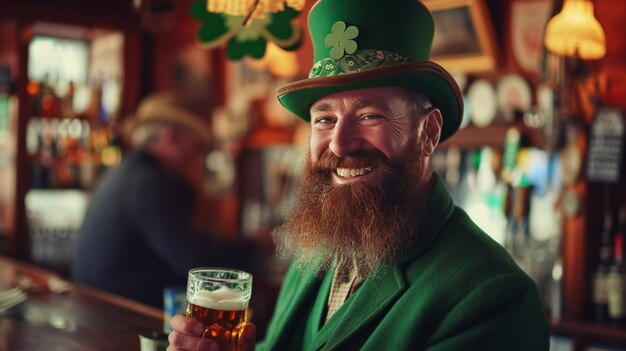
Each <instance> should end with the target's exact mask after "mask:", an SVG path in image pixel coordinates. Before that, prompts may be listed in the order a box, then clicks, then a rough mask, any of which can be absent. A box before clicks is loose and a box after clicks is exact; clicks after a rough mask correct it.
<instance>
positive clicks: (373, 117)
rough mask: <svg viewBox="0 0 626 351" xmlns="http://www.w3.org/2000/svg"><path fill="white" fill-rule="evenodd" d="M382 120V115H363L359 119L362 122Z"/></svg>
mask: <svg viewBox="0 0 626 351" xmlns="http://www.w3.org/2000/svg"><path fill="white" fill-rule="evenodd" d="M383 119H384V117H383V116H382V115H378V114H367V115H363V116H362V117H361V121H363V122H370V123H372V122H380V121H382V120H383Z"/></svg>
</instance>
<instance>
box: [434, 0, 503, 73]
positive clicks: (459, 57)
mask: <svg viewBox="0 0 626 351" xmlns="http://www.w3.org/2000/svg"><path fill="white" fill-rule="evenodd" d="M424 4H425V5H426V7H428V9H429V10H430V11H431V13H432V15H433V19H434V21H435V36H434V38H433V45H432V49H431V52H430V59H431V60H432V61H434V62H436V63H438V64H440V65H442V66H443V67H444V68H446V69H447V70H449V71H451V72H482V71H489V70H493V69H495V68H496V65H497V57H496V50H495V47H496V40H495V36H494V31H493V26H492V23H491V19H490V17H489V12H488V11H487V7H486V5H485V0H425V1H424Z"/></svg>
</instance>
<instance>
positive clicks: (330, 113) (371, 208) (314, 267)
mask: <svg viewBox="0 0 626 351" xmlns="http://www.w3.org/2000/svg"><path fill="white" fill-rule="evenodd" d="M309 27H310V33H311V36H312V41H313V44H314V49H315V58H314V62H315V64H314V66H313V68H312V70H311V74H310V77H309V79H306V80H301V81H297V82H294V83H291V84H289V85H287V86H285V87H283V88H282V89H280V90H279V92H278V98H279V100H280V101H281V103H282V104H283V106H285V107H286V108H287V109H288V110H290V111H291V112H293V113H294V114H296V115H297V116H299V117H300V118H302V119H304V120H305V121H307V122H309V123H310V126H311V140H310V154H309V158H308V162H307V165H306V168H305V173H304V176H303V181H302V185H301V193H300V197H299V200H298V202H297V204H296V205H295V207H294V210H293V212H292V213H291V215H290V217H289V218H288V219H287V220H286V222H285V224H284V225H283V227H281V228H280V229H279V231H278V233H279V235H278V236H277V237H278V238H279V239H280V240H279V241H278V246H279V249H280V250H281V251H283V252H285V253H288V254H293V255H294V263H293V265H292V267H291V268H290V269H289V271H288V273H287V275H286V277H285V280H284V283H283V286H282V289H281V292H280V294H279V296H278V301H277V305H276V309H275V311H274V315H273V318H272V321H271V323H270V325H269V327H268V331H267V335H266V338H265V340H264V341H263V342H262V343H259V344H257V345H256V348H257V349H260V350H428V351H442V350H533V351H535V350H548V344H549V331H548V326H547V321H546V315H545V311H544V308H543V306H542V303H541V300H540V298H539V294H538V292H537V289H536V286H535V284H534V283H533V281H532V280H531V279H530V278H529V277H528V276H527V275H526V274H525V273H524V272H523V271H522V270H521V269H520V268H519V267H518V266H517V265H516V264H515V263H514V261H513V260H512V259H511V257H510V256H509V255H508V254H507V252H506V251H505V250H504V249H503V248H502V247H501V246H500V245H499V244H497V243H496V242H494V241H493V240H492V239H491V238H489V236H488V235H486V234H485V233H484V232H483V231H482V230H480V229H479V228H478V227H477V226H476V225H475V224H474V223H473V222H472V221H471V220H470V219H469V217H468V216H467V214H466V213H465V212H464V211H463V210H461V209H460V208H458V207H456V206H455V205H454V203H453V202H452V199H451V197H450V195H449V194H448V192H447V190H446V188H445V186H444V183H443V181H442V180H441V179H440V177H439V176H438V175H436V174H434V173H433V172H432V170H431V169H430V167H429V159H430V156H431V155H432V153H433V152H434V150H435V148H436V147H437V145H438V144H439V142H440V141H442V140H445V139H447V138H449V137H450V136H451V135H452V134H453V133H454V132H455V131H456V130H457V129H458V128H459V124H460V120H461V115H462V110H463V104H462V98H461V94H460V92H459V89H458V87H457V85H456V83H455V82H454V80H453V79H452V78H451V77H450V75H449V74H448V72H446V71H445V70H444V69H443V68H442V67H440V66H438V65H437V64H435V63H433V62H431V61H428V55H429V49H430V44H431V41H432V36H433V31H434V29H433V20H432V17H431V15H430V13H429V12H428V10H427V9H426V7H425V6H424V5H423V4H421V3H420V2H419V1H416V0H394V1H391V2H390V1H383V0H320V1H318V2H317V4H316V5H315V6H314V7H313V9H312V10H311V14H310V16H309ZM171 325H172V328H173V330H174V331H173V332H172V333H171V334H170V346H169V348H168V350H213V349H216V346H215V344H213V343H212V342H211V341H209V340H207V339H202V338H201V335H202V326H201V325H199V323H197V322H195V321H193V320H191V319H188V318H186V317H184V316H182V315H178V316H175V317H174V318H173V319H172V321H171ZM254 334H255V328H254V326H253V325H252V324H248V325H246V327H245V329H244V331H243V333H242V336H241V340H240V345H241V349H242V350H252V349H254V347H255V336H254Z"/></svg>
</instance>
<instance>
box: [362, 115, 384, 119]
mask: <svg viewBox="0 0 626 351" xmlns="http://www.w3.org/2000/svg"><path fill="white" fill-rule="evenodd" d="M379 118H381V116H379V115H365V116H363V119H366V120H367V119H379Z"/></svg>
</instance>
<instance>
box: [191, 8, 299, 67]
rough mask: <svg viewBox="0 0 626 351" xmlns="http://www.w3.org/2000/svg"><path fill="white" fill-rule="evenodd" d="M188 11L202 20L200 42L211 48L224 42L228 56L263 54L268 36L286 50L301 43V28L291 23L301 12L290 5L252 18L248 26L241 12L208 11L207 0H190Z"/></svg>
mask: <svg viewBox="0 0 626 351" xmlns="http://www.w3.org/2000/svg"><path fill="white" fill-rule="evenodd" d="M190 12H191V15H192V17H193V18H195V19H196V20H198V21H199V22H200V23H201V24H202V25H201V26H200V28H199V29H198V33H197V38H198V41H199V42H200V45H202V46H203V47H206V48H207V49H212V48H215V47H218V46H219V45H221V44H222V43H225V42H227V45H226V55H227V56H228V57H229V58H230V59H231V60H240V59H242V58H243V57H244V56H246V55H247V56H250V57H253V58H256V59H260V58H262V57H263V55H265V48H266V46H267V41H268V40H269V41H272V42H274V43H275V44H276V45H277V46H278V47H280V48H281V49H283V50H287V51H292V50H295V49H297V48H298V47H300V45H301V44H302V29H301V28H300V27H298V26H296V25H294V24H293V23H292V21H293V19H294V18H296V17H297V16H298V15H299V14H300V12H299V11H296V10H294V9H292V8H290V7H285V10H283V11H280V12H276V13H268V14H267V16H266V17H265V18H261V19H253V20H251V21H250V23H249V24H248V26H244V25H243V21H244V17H243V16H241V17H240V16H228V15H224V14H221V13H212V12H208V11H207V2H206V0H198V1H194V2H193V3H191V6H190Z"/></svg>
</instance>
